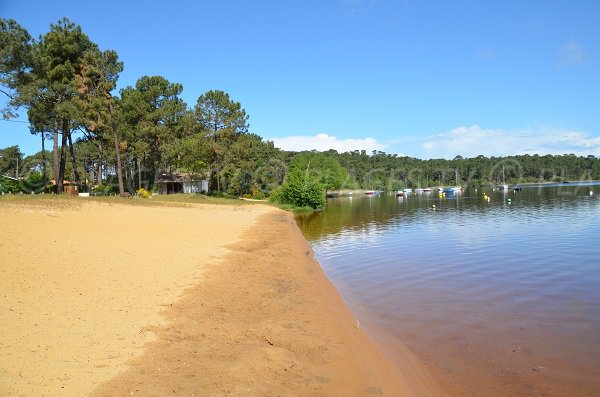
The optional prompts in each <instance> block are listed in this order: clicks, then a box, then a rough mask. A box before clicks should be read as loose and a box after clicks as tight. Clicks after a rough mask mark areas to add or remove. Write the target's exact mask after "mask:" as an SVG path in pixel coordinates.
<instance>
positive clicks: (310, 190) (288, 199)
mask: <svg viewBox="0 0 600 397" xmlns="http://www.w3.org/2000/svg"><path fill="white" fill-rule="evenodd" d="M271 200H273V201H276V202H279V203H282V204H291V205H293V206H294V207H310V208H312V209H318V208H323V206H325V186H324V185H323V184H322V183H320V182H319V181H318V180H317V178H316V177H314V176H312V175H310V174H309V173H306V172H302V170H300V169H298V168H297V169H294V170H292V171H291V172H290V173H289V174H288V177H287V179H286V181H285V183H284V184H283V185H282V186H281V188H279V189H278V190H277V191H275V192H274V194H273V195H271Z"/></svg>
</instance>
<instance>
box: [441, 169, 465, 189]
mask: <svg viewBox="0 0 600 397" xmlns="http://www.w3.org/2000/svg"><path fill="white" fill-rule="evenodd" d="M454 174H455V177H456V186H452V187H447V188H445V189H444V192H446V193H460V192H462V187H461V186H460V185H459V184H458V170H454Z"/></svg>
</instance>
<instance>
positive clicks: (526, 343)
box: [297, 184, 600, 397]
mask: <svg viewBox="0 0 600 397" xmlns="http://www.w3.org/2000/svg"><path fill="white" fill-rule="evenodd" d="M590 190H591V191H593V193H594V194H593V195H590V194H589V192H590ZM484 192H487V194H488V195H489V196H490V201H489V202H488V201H487V200H485V199H484V197H483V194H484ZM509 199H510V201H509ZM433 205H435V209H434V208H433ZM297 221H298V224H299V226H300V228H301V229H302V231H303V233H304V234H305V236H306V237H307V239H308V240H309V241H310V242H311V244H312V246H313V248H314V250H315V251H316V254H317V259H318V260H319V261H320V263H321V265H322V267H323V269H324V270H325V272H326V273H327V275H328V276H329V278H330V279H331V280H332V281H333V283H334V284H335V285H336V287H337V288H338V289H339V290H340V292H341V294H342V295H343V297H344V299H345V300H346V301H347V302H348V304H349V305H350V307H351V309H352V311H353V312H354V313H355V315H356V316H357V317H358V318H360V319H361V321H364V322H365V324H369V325H370V331H372V335H373V336H374V337H375V338H376V339H378V342H379V343H380V345H381V346H382V347H383V349H384V350H388V351H392V350H391V346H392V345H393V344H394V343H397V342H398V341H401V342H402V343H404V344H405V345H406V346H407V347H408V348H409V349H410V350H411V351H413V352H414V353H415V354H416V356H417V357H419V358H420V359H421V361H423V362H424V363H425V365H426V366H427V367H428V369H429V370H430V371H431V372H432V373H433V375H434V377H436V378H437V379H438V380H439V382H440V383H441V385H442V386H443V387H445V388H446V389H447V390H448V391H449V392H450V394H451V395H452V396H463V395H464V396H590V397H593V396H600V186H598V185H591V186H590V185H588V186H576V185H571V184H568V185H560V186H552V187H541V188H538V187H530V188H523V190H522V191H518V192H513V191H512V190H510V191H509V192H506V193H505V192H501V191H495V192H492V191H491V189H478V190H477V191H476V190H475V189H472V190H466V191H464V192H463V193H460V194H457V195H449V196H447V197H445V198H440V197H438V195H437V194H436V193H430V194H415V193H413V194H411V195H409V196H408V197H406V198H396V197H393V196H390V195H387V196H382V197H371V198H368V197H362V196H361V197H357V196H355V197H353V198H338V199H332V200H330V201H329V202H328V206H327V209H326V210H325V211H323V212H321V213H311V214H305V215H299V216H298V217H297ZM377 331H381V332H377ZM383 335H385V336H383ZM388 348H390V349H388ZM390 355H391V356H392V359H393V358H394V357H393V354H390Z"/></svg>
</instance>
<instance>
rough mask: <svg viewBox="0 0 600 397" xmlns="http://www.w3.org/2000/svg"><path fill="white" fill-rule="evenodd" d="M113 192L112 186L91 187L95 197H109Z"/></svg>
mask: <svg viewBox="0 0 600 397" xmlns="http://www.w3.org/2000/svg"><path fill="white" fill-rule="evenodd" d="M112 192H113V189H112V186H110V185H106V184H100V185H96V186H93V187H92V193H94V195H95V196H109V195H110V194H111V193H112Z"/></svg>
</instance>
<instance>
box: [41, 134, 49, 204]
mask: <svg viewBox="0 0 600 397" xmlns="http://www.w3.org/2000/svg"><path fill="white" fill-rule="evenodd" d="M45 129H46V128H45V127H44V128H42V180H43V181H44V193H46V189H47V188H48V178H47V177H46V147H45V145H44V130H45Z"/></svg>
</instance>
